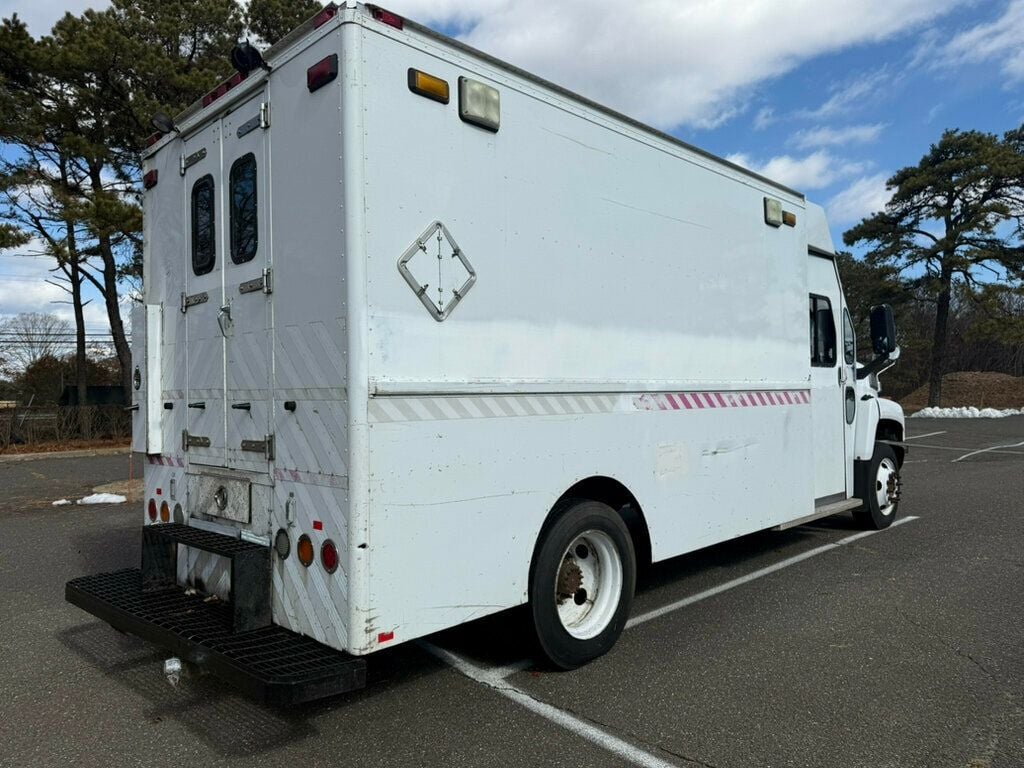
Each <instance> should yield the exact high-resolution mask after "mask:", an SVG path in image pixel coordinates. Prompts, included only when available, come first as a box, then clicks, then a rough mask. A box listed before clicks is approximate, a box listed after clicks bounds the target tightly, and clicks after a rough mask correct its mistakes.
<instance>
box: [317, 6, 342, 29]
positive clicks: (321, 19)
mask: <svg viewBox="0 0 1024 768" xmlns="http://www.w3.org/2000/svg"><path fill="white" fill-rule="evenodd" d="M337 15H338V6H336V5H333V4H332V5H328V6H327V7H326V8H324V9H323V10H322V11H320V13H318V14H317V15H316V18H315V19H313V29H319V28H320V27H322V26H323V25H324V24H326V23H327V22H328V21H330V20H331V19H333V18H334V17H335V16H337Z"/></svg>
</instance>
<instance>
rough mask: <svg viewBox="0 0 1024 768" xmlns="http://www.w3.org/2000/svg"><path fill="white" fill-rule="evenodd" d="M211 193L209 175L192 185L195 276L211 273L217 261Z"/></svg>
mask: <svg viewBox="0 0 1024 768" xmlns="http://www.w3.org/2000/svg"><path fill="white" fill-rule="evenodd" d="M213 193H214V189H213V176H211V175H210V174H206V175H205V176H203V177H202V178H200V179H198V180H197V181H196V183H195V184H193V185H192V271H193V272H194V273H195V274H197V275H205V274H208V273H210V272H212V271H213V266H214V264H215V262H216V260H217V246H216V235H215V230H214V224H215V221H214V207H215V203H216V201H215V199H214V194H213Z"/></svg>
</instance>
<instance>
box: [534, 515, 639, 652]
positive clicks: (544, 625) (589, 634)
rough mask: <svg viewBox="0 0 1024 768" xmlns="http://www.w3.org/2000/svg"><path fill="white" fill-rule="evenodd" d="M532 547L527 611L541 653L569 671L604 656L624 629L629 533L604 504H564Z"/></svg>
mask: <svg viewBox="0 0 1024 768" xmlns="http://www.w3.org/2000/svg"><path fill="white" fill-rule="evenodd" d="M556 514H557V517H556V518H555V519H554V522H553V523H551V524H550V525H549V526H548V527H547V529H546V530H545V531H544V533H543V534H542V536H541V539H540V541H539V542H538V543H537V549H536V550H535V552H534V558H533V564H532V567H531V569H530V609H531V613H532V616H533V627H534V631H535V633H536V635H537V641H538V644H539V645H540V649H541V651H542V652H543V654H544V655H545V656H546V657H547V658H548V659H549V660H550V661H551V663H552V664H554V665H555V666H556V667H559V668H561V669H575V668H576V667H579V666H581V665H583V664H586V663H587V662H588V661H592V660H593V659H596V658H597V657H598V656H601V655H603V654H605V653H607V652H608V651H609V650H610V649H611V647H612V646H613V645H615V641H616V640H618V638H619V635H620V634H622V630H623V629H624V628H625V626H626V620H627V619H628V618H629V611H630V608H631V606H632V604H633V592H634V590H635V588H636V554H635V552H634V551H633V542H632V539H631V538H630V535H629V529H628V528H627V527H626V524H625V523H624V522H623V520H622V517H621V516H620V515H619V514H618V513H617V512H616V511H615V510H613V509H612V508H611V507H609V506H608V505H607V504H602V503H600V502H597V501H571V502H568V503H567V504H566V505H565V506H564V507H563V511H562V512H561V513H560V514H558V513H557V512H556Z"/></svg>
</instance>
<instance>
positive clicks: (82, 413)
mask: <svg viewBox="0 0 1024 768" xmlns="http://www.w3.org/2000/svg"><path fill="white" fill-rule="evenodd" d="M60 180H61V185H62V187H63V190H62V191H63V192H64V194H69V193H70V189H69V186H70V185H69V183H68V166H67V158H65V157H64V156H63V154H62V155H61V158H60ZM65 210H66V209H65ZM64 226H65V228H66V237H65V243H66V245H67V251H68V272H67V275H68V278H69V279H70V280H71V306H72V308H73V310H74V313H75V390H76V392H77V393H78V401H77V402H78V407H77V414H78V436H79V437H81V438H84V439H86V440H89V439H91V438H92V419H91V418H90V415H91V414H90V412H89V410H88V409H87V408H86V406H87V405H88V404H89V368H88V359H87V357H86V351H85V305H84V304H83V303H82V280H83V279H84V277H83V275H82V268H81V264H80V263H79V259H80V257H79V253H78V238H77V237H76V234H75V221H74V219H72V218H71V217H69V216H65V218H64Z"/></svg>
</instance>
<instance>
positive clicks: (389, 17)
mask: <svg viewBox="0 0 1024 768" xmlns="http://www.w3.org/2000/svg"><path fill="white" fill-rule="evenodd" d="M366 7H367V8H368V9H369V10H370V15H371V16H373V18H375V19H376V20H377V21H379V22H381V23H382V24H387V25H388V26H391V27H394V28H395V29H401V28H402V27H404V26H405V20H404V19H403V18H402V17H401V16H399V15H398V14H397V13H392V12H391V11H386V10H384V9H383V8H381V7H380V6H379V5H367V6H366Z"/></svg>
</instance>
